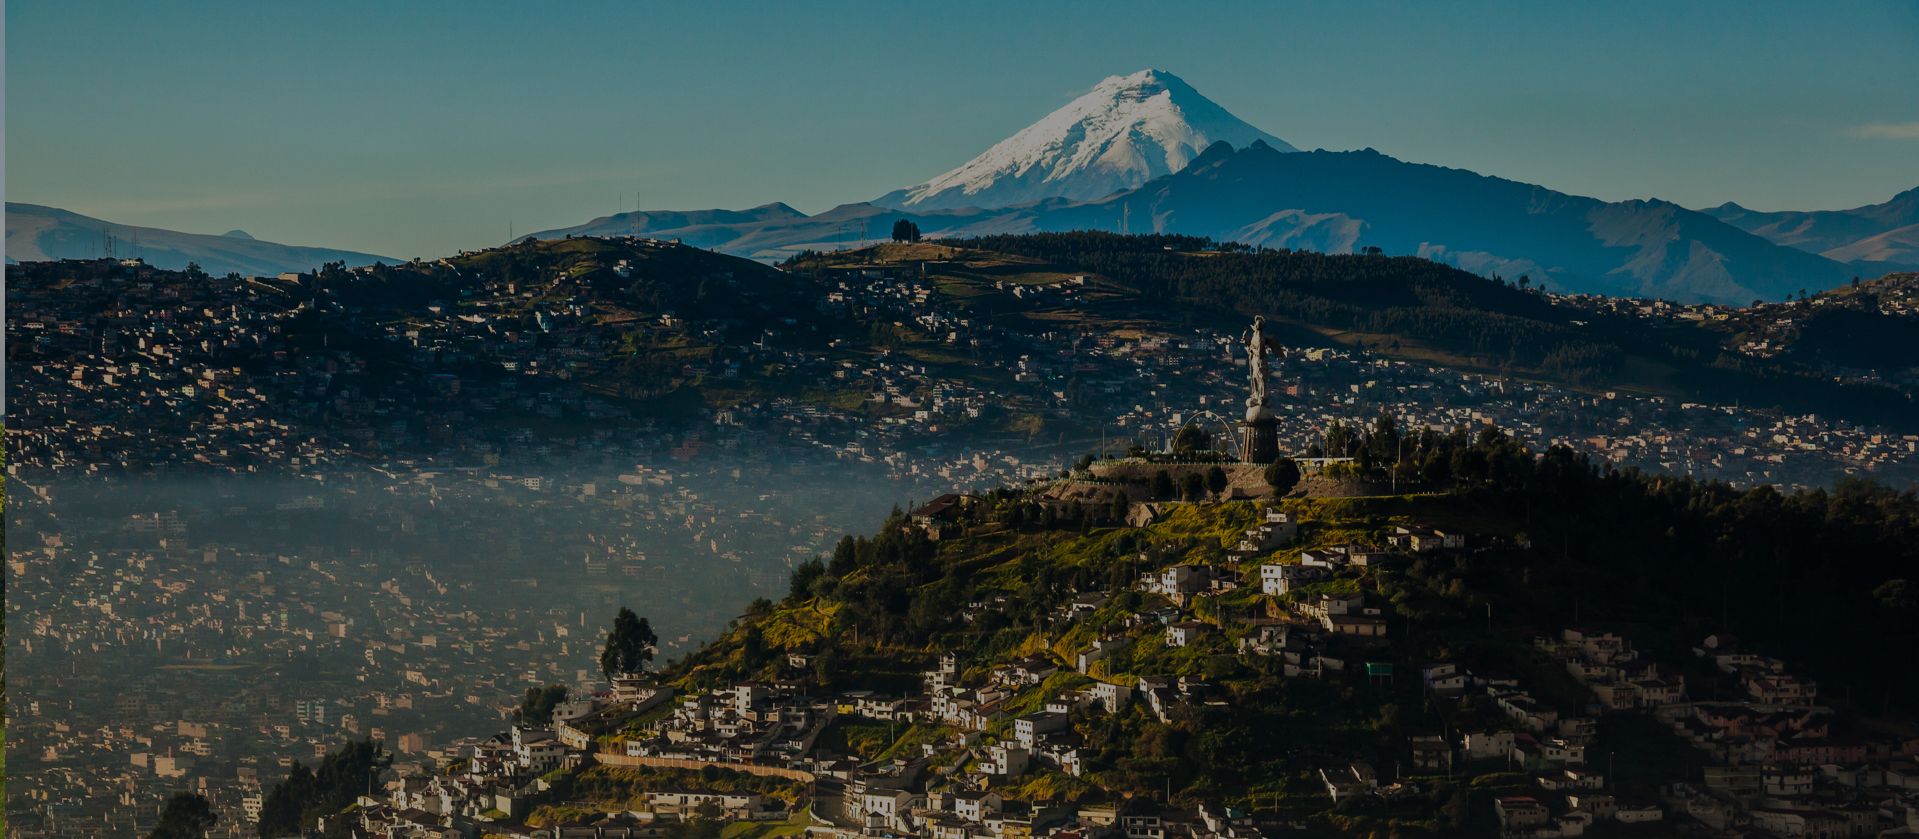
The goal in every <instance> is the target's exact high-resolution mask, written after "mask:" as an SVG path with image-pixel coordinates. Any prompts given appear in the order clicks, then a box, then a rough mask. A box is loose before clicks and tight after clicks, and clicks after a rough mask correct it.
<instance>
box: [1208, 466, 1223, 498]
mask: <svg viewBox="0 0 1919 839" xmlns="http://www.w3.org/2000/svg"><path fill="white" fill-rule="evenodd" d="M1226 483H1227V481H1226V470H1225V469H1222V468H1220V467H1218V466H1215V467H1213V468H1211V469H1208V470H1206V488H1207V489H1209V490H1212V492H1213V494H1214V495H1218V494H1220V493H1222V492H1225V491H1226Z"/></svg>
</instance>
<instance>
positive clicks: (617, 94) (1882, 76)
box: [6, 0, 1919, 257]
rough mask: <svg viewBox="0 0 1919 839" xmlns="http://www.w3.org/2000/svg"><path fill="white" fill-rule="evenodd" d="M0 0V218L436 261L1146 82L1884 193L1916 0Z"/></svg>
mask: <svg viewBox="0 0 1919 839" xmlns="http://www.w3.org/2000/svg"><path fill="white" fill-rule="evenodd" d="M1189 5H1190V4H1174V3H1167V2H1163V0H1162V2H1155V3H1122V2H1114V0H1104V2H1097V3H1083V4H1082V3H1046V2H1035V0H1020V2H1009V3H992V2H968V3H965V4H952V5H951V6H950V7H936V6H934V5H933V4H926V3H899V2H884V3H881V2H874V3H859V4H851V3H849V4H837V3H826V2H790V1H789V2H777V3H763V4H762V3H748V2H728V3H709V2H702V3H697V4H696V3H686V4H681V3H664V2H637V0H635V1H634V2H607V3H573V4H564V3H559V2H554V3H544V2H543V3H526V2H517V3H484V2H471V0H467V1H465V2H448V3H430V2H408V1H407V0H384V2H369V3H353V2H324V3H306V4H300V5H298V6H297V7H296V4H292V3H280V2H259V0H247V1H246V2H209V0H195V2H191V3H153V2H120V3H109V2H90V0H13V2H11V3H7V4H6V28H7V32H6V35H7V36H8V37H7V47H8V49H7V54H6V64H7V66H6V71H7V72H6V75H7V76H8V77H9V78H8V81H10V82H11V84H10V86H9V87H8V88H7V90H6V94H7V96H6V109H7V113H6V117H7V120H6V122H7V123H8V124H9V125H10V127H11V129H12V132H11V134H10V135H9V136H8V137H7V140H8V141H9V142H8V144H7V155H8V158H7V161H6V163H7V167H6V168H7V169H8V170H10V171H9V172H8V174H9V175H10V176H11V177H10V178H9V179H8V183H7V184H6V186H7V187H8V188H9V191H8V195H7V198H8V200H14V201H30V202H35V203H44V204H52V205H56V206H60V207H65V208H67V209H71V210H75V211H78V212H82V213H86V214H89V215H96V216H100V217H103V218H107V219H110V220H113V221H118V222H124V223H131V224H145V225H152V226H158V227H168V228H174V229H181V230H189V231H195V232H209V233H219V232H224V231H226V230H228V229H231V228H236V227H237V228H243V229H245V230H247V231H248V232H250V233H252V234H253V235H255V236H258V237H260V238H263V239H273V240H277V241H284V242H291V243H296V244H315V245H326V246H333V247H343V248H356V249H360V250H367V251H372V252H375V253H381V254H385V255H389V256H398V257H412V256H438V255H441V254H444V253H449V252H452V251H454V250H456V249H458V248H462V247H469V248H470V247H479V246H485V245H490V244H497V243H499V242H501V241H503V240H505V239H506V237H507V231H508V225H509V224H511V225H512V227H513V229H514V230H516V231H517V232H520V233H525V232H528V231H532V230H535V229H539V228H546V227H556V226H562V225H567V224H573V223H578V222H582V221H585V220H587V219H589V218H591V217H593V216H597V215H604V214H606V213H610V212H614V211H617V210H619V209H622V208H624V209H629V210H630V209H633V208H634V202H635V200H636V194H637V197H638V200H639V202H640V203H641V204H642V205H644V206H645V207H646V208H648V209H695V208H706V207H744V206H751V205H754V204H761V203H765V202H769V201H776V200H782V201H786V202H788V203H790V204H793V205H794V206H796V207H798V208H800V209H802V210H805V211H807V212H817V211H819V210H822V209H826V208H828V207H831V206H833V205H835V204H839V203H842V202H849V201H861V200H865V199H869V198H872V197H875V196H878V195H880V194H881V193H883V192H885V191H887V190H889V189H892V188H894V187H899V186H905V185H908V184H912V183H916V182H918V181H921V180H924V179H926V178H928V177H931V176H933V175H936V174H938V173H940V172H942V171H944V170H946V169H949V168H951V167H953V166H956V165H958V164H960V163H962V162H964V161H965V160H966V159H968V158H970V157H972V156H973V155H974V154H977V153H978V152H980V151H982V150H984V149H985V148H986V147H987V146H989V145H991V144H992V143H993V142H995V141H998V140H1000V139H1002V138H1004V137H1005V136H1007V135H1009V134H1011V133H1013V132H1014V131H1016V130H1018V129H1020V128H1022V127H1024V126H1025V125H1027V124H1028V123H1030V122H1032V121H1034V120H1036V119H1038V118H1039V117H1041V116H1042V115H1044V114H1046V113H1047V112H1048V111H1050V110H1052V109H1053V108H1056V107H1058V106H1059V105H1061V104H1064V103H1065V102H1066V101H1067V100H1069V99H1071V98H1072V97H1073V96H1075V95H1077V94H1079V93H1082V92H1084V91H1085V90H1086V89H1087V88H1090V87H1091V86H1092V85H1093V84H1094V83H1095V82H1097V81H1099V80H1100V79H1101V78H1103V77H1105V76H1108V75H1112V74H1116V73H1128V72H1132V71H1134V70H1138V69H1141V68H1145V67H1158V68H1162V69H1166V70H1170V71H1172V72H1173V73H1175V74H1178V75H1179V76H1181V77H1182V78H1184V79H1186V80H1187V81H1188V82H1189V83H1191V84H1192V85H1193V86H1194V87H1196V88H1198V89H1199V91H1200V92H1201V93H1204V94H1206V95H1207V96H1209V97H1211V98H1212V99H1214V100H1215V101H1217V102H1219V103H1220V104H1221V105H1223V106H1225V107H1226V109H1227V110H1230V111H1232V112H1233V113H1235V114H1237V115H1239V116H1240V117H1241V118H1243V119H1245V120H1247V121H1248V122H1251V123H1253V124H1254V125H1257V126H1259V127H1261V128H1263V129H1265V130H1267V131H1269V132H1271V133H1273V134H1276V135H1278V136H1280V137H1282V138H1285V139H1286V140H1287V141H1289V142H1291V143H1293V144H1294V145H1297V146H1300V147H1301V148H1315V147H1319V148H1328V149H1352V148H1362V147H1366V146H1371V147H1373V148H1377V149H1379V150H1380V151H1383V152H1386V153H1388V154H1391V155H1394V156H1397V157H1400V158H1404V159H1408V160H1414V161H1419V162H1427V163H1440V164H1445V165H1449V166H1458V167H1463V168H1468V169H1473V170H1476V171H1480V172H1484V173H1488V174H1497V175H1501V176H1504V177H1510V178H1515V179H1519V180H1524V181H1529V182H1534V183H1540V184H1544V185H1547V186H1550V187H1553V188H1555V189H1560V190H1564V191H1567V192H1573V193H1581V194H1587V195H1593V196H1597V197H1600V198H1607V199H1622V198H1643V197H1653V196H1656V197H1660V198H1666V199H1670V200H1673V201H1677V202H1680V203H1682V204H1686V205H1689V206H1706V205H1712V204H1717V203H1719V202H1721V201H1726V200H1736V201H1739V202H1740V203H1742V204H1745V205H1747V206H1751V207H1757V208H1762V209H1788V208H1789V209H1823V208H1837V207H1849V206H1855V205H1859V204H1865V203H1873V202H1877V201H1883V200H1885V199H1886V198H1888V197H1890V196H1891V195H1892V194H1893V193H1895V192H1898V191H1899V190H1901V189H1905V188H1909V187H1912V186H1915V185H1919V3H1914V2H1909V0H1885V2H1851V3H1849V2H1821V3H1810V2H1794V3H1777V4H1775V3H1766V2H1757V3H1755V2H1725V3H1717V2H1687V3H1672V2H1669V0H1662V2H1648V3H1643V4H1637V3H1614V2H1607V3H1538V2H1530V1H1529V2H1511V3H1504V2H1445V3H1412V2H1406V3H1377V4H1369V3H1352V2H1340V3H1324V4H1289V3H1288V4H1282V3H1277V2H1273V3H1246V4H1221V5H1210V6H1200V7H1198V8H1187V6H1189Z"/></svg>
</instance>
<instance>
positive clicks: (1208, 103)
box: [873, 70, 1297, 210]
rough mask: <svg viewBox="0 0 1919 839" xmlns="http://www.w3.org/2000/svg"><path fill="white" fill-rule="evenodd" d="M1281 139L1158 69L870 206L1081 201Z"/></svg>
mask: <svg viewBox="0 0 1919 839" xmlns="http://www.w3.org/2000/svg"><path fill="white" fill-rule="evenodd" d="M1222 140H1223V141H1225V142H1227V143H1231V144H1232V145H1233V147H1234V148H1244V147H1246V146H1249V145H1252V143H1253V141H1255V140H1264V141H1265V142H1266V145H1269V146H1272V147H1273V148H1274V149H1277V150H1280V151H1297V149H1295V148H1293V147H1292V146H1291V145H1289V144H1287V142H1286V141H1284V140H1281V139H1279V138H1278V137H1274V136H1273V135H1271V134H1268V133H1266V132H1264V131H1261V130H1259V129H1257V128H1254V127H1252V126H1251V125H1248V124H1246V123H1245V122H1243V121H1241V120H1240V118H1239V117H1236V116H1233V115H1232V114H1230V113H1227V112H1226V109H1225V108H1222V107H1220V106H1219V105H1218V104H1215V103H1214V102H1213V100H1211V99H1207V98H1206V97H1204V96H1201V95H1200V93H1199V91H1197V90H1194V89H1193V87H1192V85H1189V84H1187V83H1186V82H1184V81H1181V80H1180V78H1179V77H1178V76H1175V75H1173V74H1171V73H1168V72H1166V71H1164V70H1141V71H1139V72H1137V73H1134V74H1132V75H1130V76H1111V77H1108V78H1107V79H1106V80H1105V81H1103V82H1100V83H1099V84H1098V85H1095V86H1094V87H1093V89H1092V90H1091V91H1090V92H1088V93H1087V94H1086V95H1084V96H1081V97H1079V98H1078V99H1075V100H1073V101H1072V102H1070V103H1068V104H1067V105H1066V106H1065V107H1063V108H1060V109H1059V110H1057V111H1054V112H1052V113H1051V114H1047V115H1046V118H1045V119H1042V120H1040V121H1039V122H1036V123H1033V124H1032V125H1030V126H1027V127H1026V128H1025V129H1023V130H1021V131H1020V132H1019V133H1018V134H1014V135H1013V136H1011V137H1008V138H1006V139H1005V140H1001V141H1000V142H999V143H998V144H997V145H995V146H993V147H992V148H990V149H987V150H986V153H984V154H981V155H980V156H979V157H975V158H973V159H972V160H970V161H967V163H966V165H964V166H961V167H959V168H958V169H954V170H953V171H951V172H947V173H946V174H944V175H941V176H939V177H937V178H934V179H932V180H930V181H927V182H926V183H923V184H920V185H918V186H912V187H907V188H906V189H901V190H895V191H893V192H891V193H888V194H886V195H885V196H882V197H881V198H879V199H878V200H876V201H874V202H873V203H876V204H881V205H884V206H889V207H898V208H902V209H912V210H940V209H955V208H960V207H986V208H992V207H1010V206H1013V205H1015V204H1024V203H1027V202H1029V201H1038V200H1040V199H1043V198H1071V199H1076V200H1087V199H1093V198H1103V197H1105V196H1107V195H1111V194H1112V193H1114V192H1117V191H1119V190H1123V189H1133V188H1135V187H1137V186H1139V185H1140V184H1143V183H1146V182H1147V181H1149V180H1152V179H1153V178H1157V177H1160V176H1161V175H1166V174H1170V173H1173V172H1177V171H1179V170H1181V169H1183V168H1185V167H1186V164H1187V163H1189V162H1191V161H1192V159H1193V158H1195V157H1197V156H1199V153H1200V152H1202V151H1205V150H1206V147H1207V146H1210V145H1212V144H1213V143H1217V142H1220V141H1222Z"/></svg>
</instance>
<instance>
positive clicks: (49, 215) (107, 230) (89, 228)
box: [7, 202, 401, 276]
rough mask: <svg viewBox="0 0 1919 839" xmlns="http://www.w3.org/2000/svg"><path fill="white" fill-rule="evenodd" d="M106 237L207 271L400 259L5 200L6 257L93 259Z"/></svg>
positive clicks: (168, 262) (260, 271)
mask: <svg viewBox="0 0 1919 839" xmlns="http://www.w3.org/2000/svg"><path fill="white" fill-rule="evenodd" d="M108 236H111V237H113V239H114V247H113V253H114V255H115V256H119V257H130V256H139V257H140V258H142V259H145V260H146V261H147V263H148V264H150V265H154V266H157V267H160V268H166V269H169V270H175V271H177V270H180V269H182V268H185V267H187V263H189V262H191V263H197V264H198V265H199V266H200V268H201V269H202V270H204V271H206V272H207V273H209V274H228V273H239V274H243V275H247V276H271V275H273V274H278V273H280V272H281V271H311V270H313V269H315V268H318V267H320V266H321V265H323V264H325V263H328V262H345V263H346V264H347V265H349V266H356V265H370V264H372V263H374V262H387V263H394V262H399V261H401V260H396V259H394V258H392V257H385V256H377V255H375V254H370V253H360V252H358V251H346V250H338V249H334V248H311V247H302V246H299V245H282V244H279V243H276V242H263V241H260V240H259V239H255V238H253V237H252V236H250V235H247V233H246V232H245V231H242V230H233V231H230V232H228V233H226V234H224V235H220V236H214V235H210V234H204V233H181V232H179V231H176V230H163V229H160V228H157V227H135V226H132V225H126V224H117V223H114V222H110V221H104V220H101V219H97V218H93V217H90V216H83V215H80V214H79V213H75V212H70V211H68V210H62V209H58V208H55V207H43V206H41V205H39V204H15V203H12V202H8V203H7V261H9V262H34V261H39V260H46V259H95V258H98V257H100V256H104V255H105V251H106V248H105V244H106V240H107V237H108Z"/></svg>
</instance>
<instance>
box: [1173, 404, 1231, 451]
mask: <svg viewBox="0 0 1919 839" xmlns="http://www.w3.org/2000/svg"><path fill="white" fill-rule="evenodd" d="M1208 417H1210V418H1212V420H1213V421H1214V422H1216V423H1219V426H1220V428H1222V429H1224V430H1225V432H1226V440H1227V441H1228V442H1229V443H1231V444H1232V447H1233V449H1232V451H1231V452H1230V454H1232V456H1233V459H1234V460H1243V459H1244V458H1245V454H1246V453H1245V452H1243V451H1240V444H1239V435H1238V434H1237V433H1235V432H1236V431H1237V426H1235V425H1233V422H1232V420H1229V419H1227V418H1225V417H1222V416H1220V415H1219V414H1216V413H1213V412H1212V411H1210V410H1204V411H1200V412H1199V413H1197V414H1194V415H1192V416H1190V417H1187V418H1186V421H1185V422H1182V423H1180V424H1179V427H1178V428H1175V429H1173V433H1172V435H1171V436H1168V437H1167V438H1166V451H1169V452H1170V451H1172V450H1173V441H1174V440H1177V439H1179V433H1180V432H1181V431H1185V430H1186V427H1187V426H1189V425H1192V424H1194V423H1196V422H1199V421H1200V420H1203V419H1206V418H1208Z"/></svg>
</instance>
